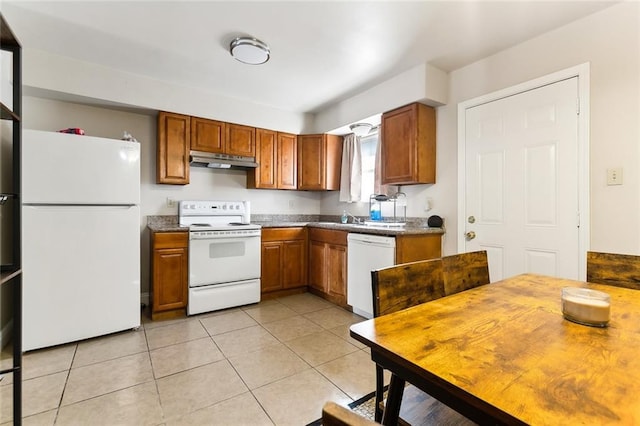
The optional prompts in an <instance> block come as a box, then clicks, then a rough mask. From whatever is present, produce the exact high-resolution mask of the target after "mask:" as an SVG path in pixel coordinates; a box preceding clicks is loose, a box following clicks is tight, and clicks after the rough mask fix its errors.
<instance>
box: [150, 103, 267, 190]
mask: <svg viewBox="0 0 640 426" xmlns="http://www.w3.org/2000/svg"><path fill="white" fill-rule="evenodd" d="M157 145H158V155H157V161H156V183H169V184H175V185H186V184H188V183H189V151H190V150H193V151H204V152H214V153H220V154H228V155H240V156H243V157H255V156H256V129H255V127H249V126H242V125H240V124H232V123H225V122H223V121H215V120H208V119H206V118H199V117H190V116H188V115H182V114H174V113H171V112H163V111H161V112H160V113H158V144H157Z"/></svg>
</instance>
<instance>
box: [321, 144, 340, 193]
mask: <svg viewBox="0 0 640 426" xmlns="http://www.w3.org/2000/svg"><path fill="white" fill-rule="evenodd" d="M324 136H325V143H326V156H327V160H326V162H325V167H326V174H325V180H326V181H325V188H324V189H326V190H328V191H337V190H339V189H340V171H341V168H342V143H343V138H342V136H337V135H324Z"/></svg>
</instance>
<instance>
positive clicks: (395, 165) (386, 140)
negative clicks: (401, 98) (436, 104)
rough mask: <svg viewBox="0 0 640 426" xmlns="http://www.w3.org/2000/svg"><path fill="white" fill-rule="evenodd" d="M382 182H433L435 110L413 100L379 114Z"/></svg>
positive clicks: (400, 183) (399, 183)
mask: <svg viewBox="0 0 640 426" xmlns="http://www.w3.org/2000/svg"><path fill="white" fill-rule="evenodd" d="M381 128H382V131H381V140H380V143H381V155H382V183H383V184H392V185H409V184H418V183H435V178H436V175H435V173H436V172H435V171H436V168H435V162H436V141H435V133H436V131H435V110H434V109H433V108H431V107H428V106H426V105H423V104H418V103H414V104H411V105H407V106H405V107H402V108H398V109H396V110H393V111H389V112H386V113H384V114H382V127H381Z"/></svg>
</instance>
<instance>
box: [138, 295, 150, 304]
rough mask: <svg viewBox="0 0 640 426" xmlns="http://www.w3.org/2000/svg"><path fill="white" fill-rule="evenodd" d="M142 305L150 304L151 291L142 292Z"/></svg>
mask: <svg viewBox="0 0 640 426" xmlns="http://www.w3.org/2000/svg"><path fill="white" fill-rule="evenodd" d="M140 305H144V306H149V293H140Z"/></svg>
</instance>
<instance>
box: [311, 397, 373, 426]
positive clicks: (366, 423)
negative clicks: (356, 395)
mask: <svg viewBox="0 0 640 426" xmlns="http://www.w3.org/2000/svg"><path fill="white" fill-rule="evenodd" d="M378 424H380V423H376V422H372V421H371V420H369V419H367V418H365V417H362V416H361V415H359V414H357V413H354V412H353V411H351V410H349V409H348V408H346V407H343V406H342V405H338V404H336V403H335V402H332V401H329V402H327V403H326V404H324V407H322V426H372V425H378Z"/></svg>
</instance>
